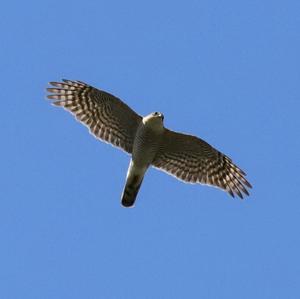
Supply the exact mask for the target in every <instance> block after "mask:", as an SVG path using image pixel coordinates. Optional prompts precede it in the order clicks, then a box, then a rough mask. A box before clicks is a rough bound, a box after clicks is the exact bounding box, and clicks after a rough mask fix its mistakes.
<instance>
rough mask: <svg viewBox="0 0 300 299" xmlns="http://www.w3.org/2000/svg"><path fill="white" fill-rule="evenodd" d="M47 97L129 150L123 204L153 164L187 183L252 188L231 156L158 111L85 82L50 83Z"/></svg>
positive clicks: (237, 190) (241, 190)
mask: <svg viewBox="0 0 300 299" xmlns="http://www.w3.org/2000/svg"><path fill="white" fill-rule="evenodd" d="M50 84H51V85H52V86H53V87H51V88H47V90H48V92H50V94H49V95H48V96H47V97H48V99H51V100H53V102H52V103H53V105H55V106H60V107H63V108H64V109H66V110H68V111H69V112H71V113H72V114H73V115H74V116H75V118H76V119H77V120H78V121H80V122H81V123H83V124H84V125H86V126H87V127H88V128H89V131H90V133H91V134H93V135H94V136H95V137H96V138H98V139H100V140H102V141H105V142H107V143H110V144H112V145H114V146H116V147H118V148H120V149H122V150H124V151H126V152H127V153H129V154H131V162H130V166H129V169H128V173H127V177H126V183H125V188H124V191H123V195H122V204H123V206H126V207H130V206H133V204H134V202H135V199H136V196H137V193H138V191H139V188H140V186H141V183H142V180H143V177H144V174H145V172H146V170H147V168H148V167H149V166H151V165H152V166H154V167H155V168H157V169H160V170H162V171H165V172H167V173H168V174H170V175H173V176H174V177H176V178H177V179H180V180H182V181H184V182H187V183H200V184H207V185H211V186H214V187H218V188H221V189H222V190H224V191H227V192H228V193H229V194H230V195H231V196H232V197H234V196H235V195H237V196H239V197H240V198H243V197H244V195H249V193H248V191H247V188H252V187H251V185H250V183H249V182H248V181H247V180H246V178H245V176H246V174H245V173H244V172H243V171H242V170H241V169H240V168H239V167H238V166H236V165H235V164H234V163H233V162H232V160H231V159H230V158H229V157H227V156H226V155H224V154H222V153H221V152H219V151H218V150H216V149H214V148H213V147H212V146H210V145H209V144H208V143H206V142H205V141H204V140H202V139H200V138H198V137H195V136H192V135H187V134H182V133H177V132H174V131H171V130H168V129H166V128H165V127H164V126H163V120H164V117H163V115H162V114H161V113H158V112H155V113H152V114H150V115H148V116H146V117H141V116H140V115H138V114H137V113H136V112H134V111H133V110H132V109H131V108H130V107H129V106H127V105H126V104H125V103H124V102H122V101H121V100H120V99H119V98H117V97H115V96H113V95H111V94H109V93H107V92H105V91H102V90H99V89H96V88H94V87H92V86H90V85H87V84H86V83H83V82H81V81H71V80H62V82H50Z"/></svg>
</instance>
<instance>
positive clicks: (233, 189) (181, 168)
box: [152, 129, 252, 198]
mask: <svg viewBox="0 0 300 299" xmlns="http://www.w3.org/2000/svg"><path fill="white" fill-rule="evenodd" d="M152 164H153V166H154V167H156V168H159V169H161V170H163V171H165V172H167V173H169V174H171V175H173V176H175V177H176V178H178V179H180V180H183V181H185V182H189V183H201V184H208V185H211V186H215V187H219V188H221V189H223V190H225V191H227V192H228V193H229V194H230V195H231V196H233V197H234V195H238V196H239V197H240V198H243V193H244V194H246V195H249V193H248V191H247V189H246V187H248V188H252V187H251V185H250V183H249V182H248V181H247V180H246V179H245V175H246V174H245V173H244V172H243V171H242V170H241V169H240V168H239V167H237V166H236V165H235V164H233V163H232V161H231V159H230V158H228V157H227V156H225V155H224V154H222V153H220V152H219V151H217V150H216V149H214V148H213V147H212V146H210V145H209V144H208V143H206V142H205V141H204V140H201V139H200V138H197V137H195V136H191V135H186V134H181V133H177V132H173V131H170V130H168V129H166V130H165V132H164V136H163V139H162V144H161V147H160V150H159V152H158V153H157V155H156V157H155V159H154V161H153V163H152Z"/></svg>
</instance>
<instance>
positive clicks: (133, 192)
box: [121, 175, 144, 208]
mask: <svg viewBox="0 0 300 299" xmlns="http://www.w3.org/2000/svg"><path fill="white" fill-rule="evenodd" d="M143 178H144V177H143V176H140V175H133V176H131V177H129V178H128V179H127V181H126V184H125V187H124V190H123V194H122V200H121V203H122V206H123V207H125V208H129V207H132V206H133V205H134V202H135V200H136V196H137V194H138V192H139V190H140V187H141V184H142V182H143Z"/></svg>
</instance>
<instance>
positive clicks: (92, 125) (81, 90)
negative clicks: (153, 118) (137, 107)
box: [47, 79, 142, 153]
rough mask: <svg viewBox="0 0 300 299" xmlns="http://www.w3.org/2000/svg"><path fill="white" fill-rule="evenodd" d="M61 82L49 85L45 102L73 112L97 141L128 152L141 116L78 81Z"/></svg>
mask: <svg viewBox="0 0 300 299" xmlns="http://www.w3.org/2000/svg"><path fill="white" fill-rule="evenodd" d="M62 81H63V82H50V83H49V84H51V85H52V86H54V88H52V87H51V88H47V91H48V92H50V94H49V95H48V96H47V97H48V99H51V100H55V101H53V104H54V105H55V106H61V107H63V108H64V109H66V110H67V111H69V112H70V113H72V114H73V115H74V116H75V117H76V119H77V120H78V121H80V122H82V123H83V124H84V125H86V126H87V127H88V128H89V130H90V132H91V133H92V134H93V135H94V136H95V137H96V138H99V139H101V140H103V141H105V142H108V143H111V144H112V145H114V146H117V147H119V148H121V149H123V150H125V151H126V152H128V153H131V152H132V146H133V140H134V137H135V133H136V130H137V128H138V126H139V124H140V122H141V120H142V118H141V116H139V115H138V114H137V113H135V112H134V111H133V110H132V109H131V108H130V107H129V106H127V105H126V104H125V103H123V102H122V101H121V100H120V99H118V98H117V97H115V96H113V95H111V94H109V93H107V92H105V91H102V90H99V89H96V88H94V87H92V86H90V85H87V84H85V83H83V82H81V81H71V80H65V79H64V80H62Z"/></svg>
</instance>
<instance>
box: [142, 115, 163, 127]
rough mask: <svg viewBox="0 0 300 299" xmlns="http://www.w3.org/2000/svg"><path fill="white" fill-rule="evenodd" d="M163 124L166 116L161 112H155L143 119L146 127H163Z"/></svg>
mask: <svg viewBox="0 0 300 299" xmlns="http://www.w3.org/2000/svg"><path fill="white" fill-rule="evenodd" d="M163 122H164V115H163V114H162V113H160V112H153V113H150V114H149V115H147V116H145V117H143V123H144V125H150V126H154V127H163Z"/></svg>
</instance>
